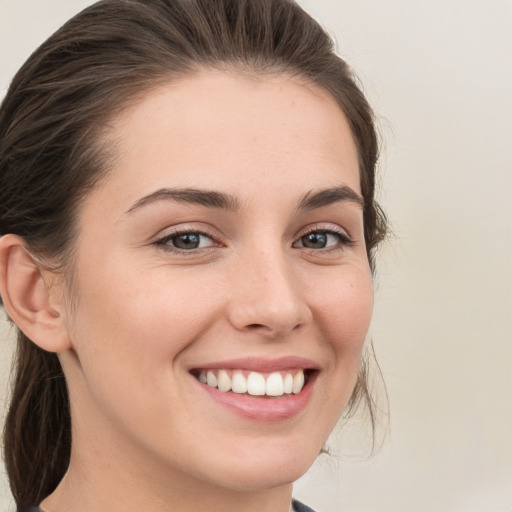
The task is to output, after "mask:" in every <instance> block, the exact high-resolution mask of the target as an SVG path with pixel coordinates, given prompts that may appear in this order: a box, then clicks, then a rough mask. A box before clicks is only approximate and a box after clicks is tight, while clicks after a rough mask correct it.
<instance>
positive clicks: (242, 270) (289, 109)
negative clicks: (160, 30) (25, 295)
mask: <svg viewBox="0 0 512 512" xmlns="http://www.w3.org/2000/svg"><path fill="white" fill-rule="evenodd" d="M106 143H109V144H114V147H115V150H116V153H117V158H116V160H115V164H114V167H113V169H112V172H111V173H110V174H109V175H108V176H107V177H106V178H105V179H104V180H103V181H102V182H101V183H100V184H99V185H98V186H97V187H96V188H95V189H94V190H93V191H92V192H91V193H90V194H89V195H88V196H87V197H86V199H85V201H84V203H83V205H82V206H81V209H80V215H79V236H78V242H77V247H76V252H75V258H76V259H75V261H74V269H75V274H74V277H73V287H74V290H73V292H74V294H75V297H76V298H75V300H76V304H75V308H74V309H72V308H71V305H70V301H69V300H66V299H65V296H66V294H64V293H60V292H59V290H62V289H65V288H66V286H67V283H66V282H63V283H60V284H59V281H58V279H59V278H58V277H55V276H53V277H52V278H51V279H50V277H48V276H46V278H45V283H46V284H47V285H48V288H47V289H48V293H49V294H50V297H52V298H51V300H52V304H53V305H52V308H53V310H54V311H57V312H58V313H56V314H55V316H56V317H58V318H59V319H60V321H61V322H62V323H63V326H64V327H63V330H64V333H65V334H64V335H63V336H62V340H63V341H62V344H63V345H62V346H61V347H57V348H55V350H56V351H58V352H59V354H60V355H59V357H60V359H61V362H62V365H63V368H64V372H65V375H66V378H67V381H68V385H69V391H70V398H71V404H72V417H73V450H72V457H71V465H70V468H69V471H68V473H67V475H66V477H65V478H64V480H63V482H62V483H61V485H60V486H59V487H58V488H57V490H56V491H55V492H54V493H53V494H52V495H51V496H50V497H49V498H47V499H46V500H45V501H44V502H43V506H44V507H45V509H46V510H48V511H49V512H50V511H51V512H64V511H66V510H73V511H74V512H81V511H88V512H94V511H100V510H111V511H117V510H119V511H121V510H122V511H124V512H131V511H140V510H151V511H154V512H159V511H162V512H163V511H169V510H171V509H172V510H173V511H175V512H188V511H192V510H194V511H196V510H206V509H208V510H211V511H214V512H215V511H219V512H220V511H221V510H222V511H223V512H226V511H227V512H229V511H235V510H236V511H247V512H250V511H253V510H254V511H256V510H266V511H270V512H287V511H288V510H289V506H290V498H291V489H292V482H293V481H294V480H296V479H297V478H298V477H300V476H301V475H302V474H303V473H304V472H305V471H306V470H307V469H308V467H309V466H310V465H311V464H312V463H313V462H314V460H315V458H316V456H317V454H318V453H319V451H320V450H321V448H322V446H323V445H324V443H325V441H326V439H327V437H328V435H329V433H330V432H331V430H332V429H333V427H334V426H335V424H336V422H337V420H338V419H339V417H340V415H341V414H342V411H343V409H344V407H345V406H346V404H347V402H348V400H349V398H350V395H351V392H352V390H353V387H354V384H355V382H356V378H357V373H358V365H359V359H360V356H361V351H362V347H363V343H364V339H365V336H366V333H367V330H368V326H369V322H370V317H371V311H372V302H373V291H372V279H371V273H370V269H369V265H368V261H367V257H366V249H365V244H364V237H363V216H362V209H361V207H360V205H359V204H357V202H356V201H351V200H339V201H335V202H334V203H332V204H329V205H325V206H321V207H318V208H302V209H301V208H298V207H297V206H298V203H299V202H300V199H301V198H304V196H305V195H306V194H308V193H309V194H311V193H314V192H317V191H319V190H323V189H329V188H332V187H341V186H345V187H350V188H351V189H352V190H353V191H354V193H355V194H360V187H359V171H358V160H357V151H356V148H355V145H354V142H353V139H352V136H351V133H350V129H349V127H348V123H347V121H346V119H345V117H344V115H343V113H342V112H341V110H340V108H339V107H338V105H337V104H336V102H335V101H334V99H333V98H331V96H330V95H329V94H328V93H327V92H325V91H323V90H322V89H320V88H318V87H316V86H313V85H307V84H305V83H302V82H300V81H299V80H298V79H292V78H289V77H287V76H265V77H254V76H246V75H242V74H238V73H226V72H216V71H203V72H201V73H199V74H198V75H195V76H193V77H189V78H187V79H184V80H182V81H179V82H175V83H172V84H169V85H166V86H164V87H160V88H159V89H157V90H154V91H152V92H150V93H149V94H148V95H147V96H146V97H145V98H144V99H143V100H142V101H141V102H139V103H138V104H137V105H136V106H134V107H132V108H130V109H129V110H127V111H125V112H124V113H123V114H122V115H121V116H120V117H118V118H116V119H114V120H113V121H112V123H111V130H110V133H109V135H108V141H106ZM162 188H167V189H176V188H194V189H201V190H214V191H218V192H221V193H224V194H229V195H230V196H232V197H233V198H234V199H235V200H236V202H237V203H238V209H236V210H234V209H226V208H215V207H208V206H204V205H199V204H191V203H187V202H182V201H174V200H169V199H168V200H164V199H162V200H157V201H150V202H147V203H146V204H144V205H142V206H140V205H139V207H137V208H134V209H133V207H134V205H135V204H137V202H139V201H140V200H141V199H142V198H143V197H145V196H147V195H149V194H152V193H153V192H155V191H156V190H159V189H162ZM231 206H233V205H231ZM130 210H131V211H130ZM175 229H180V230H187V231H188V232H197V231H200V232H206V233H207V234H208V237H203V238H202V239H201V240H202V244H203V247H202V248H199V249H197V250H189V251H185V250H182V251H181V252H172V251H170V250H166V247H167V248H171V249H172V247H171V246H172V243H173V242H172V240H171V241H169V240H168V241H167V246H166V245H164V244H163V243H157V241H158V240H161V239H162V238H163V237H164V236H168V235H169V234H170V233H173V232H174V231H173V230H175ZM309 230H314V231H315V232H318V231H322V230H324V231H325V230H333V231H335V232H336V233H341V238H340V237H339V236H338V235H337V234H330V235H329V236H328V238H327V242H328V243H327V246H326V247H324V248H308V247H305V246H304V238H303V237H304V235H305V234H306V233H307V232H308V231H309ZM346 236H349V237H350V239H351V240H352V244H344V243H343V241H342V238H343V237H346ZM50 281H51V283H50ZM48 283H50V284H51V286H50V285H49V284H48ZM34 337H36V336H35V335H34ZM283 356H300V357H305V358H308V359H311V360H312V361H314V362H315V364H316V367H317V369H318V376H317V379H316V381H315V384H314V389H313V393H312V396H311V399H310V401H309V402H308V404H307V406H306V407H305V408H304V409H303V410H302V411H301V412H300V413H299V414H297V415H295V416H294V417H292V418H289V419H286V420H283V421H277V422H262V421H255V420H253V419H247V418H243V417H241V416H240V415H238V414H235V413H234V412H231V411H229V410H228V409H226V407H224V406H222V405H219V404H218V403H215V402H214V401H213V400H211V398H210V397H209V396H208V395H207V394H206V393H204V392H203V390H202V389H201V386H200V385H199V384H198V382H197V381H196V380H195V379H194V378H193V377H192V376H191V374H190V372H189V370H190V368H192V367H195V368H197V367H201V366H204V365H206V364H208V363H210V362H212V361H222V360H227V359H233V358H245V357H260V358H277V357H283Z"/></svg>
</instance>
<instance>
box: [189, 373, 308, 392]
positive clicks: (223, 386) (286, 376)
mask: <svg viewBox="0 0 512 512" xmlns="http://www.w3.org/2000/svg"><path fill="white" fill-rule="evenodd" d="M244 373H245V374H244ZM199 380H200V381H201V382H202V383H203V384H207V385H208V386H211V387H212V388H218V389H219V391H233V392H234V393H248V394H249V395H254V396H263V395H267V396H282V395H284V394H291V393H300V392H301V390H302V388H303V387H304V370H298V371H297V373H295V376H294V375H293V373H292V372H282V373H281V372H272V373H269V374H263V373H260V372H249V373H247V372H243V371H242V370H232V371H231V370H208V371H206V370H202V371H201V372H200V373H199Z"/></svg>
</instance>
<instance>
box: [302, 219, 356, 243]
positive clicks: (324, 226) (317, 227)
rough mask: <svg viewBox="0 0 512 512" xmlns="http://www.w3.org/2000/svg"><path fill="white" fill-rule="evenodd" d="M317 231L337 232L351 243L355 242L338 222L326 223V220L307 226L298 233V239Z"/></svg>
mask: <svg viewBox="0 0 512 512" xmlns="http://www.w3.org/2000/svg"><path fill="white" fill-rule="evenodd" d="M316 232H323V233H333V234H337V235H340V236H341V237H343V238H345V239H346V240H347V242H350V243H353V242H354V239H353V238H352V236H351V235H350V233H349V232H348V231H347V230H346V229H344V228H342V227H340V226H339V225H338V224H330V223H325V222H320V223H318V224H313V225H310V226H307V227H305V228H304V229H302V230H301V231H300V232H299V234H298V235H297V240H299V239H300V238H302V237H303V236H306V235H308V234H310V233H316Z"/></svg>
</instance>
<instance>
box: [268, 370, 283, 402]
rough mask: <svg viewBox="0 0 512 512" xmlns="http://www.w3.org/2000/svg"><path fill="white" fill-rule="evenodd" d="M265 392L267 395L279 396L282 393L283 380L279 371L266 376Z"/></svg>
mask: <svg viewBox="0 0 512 512" xmlns="http://www.w3.org/2000/svg"><path fill="white" fill-rule="evenodd" d="M265 393H266V394H267V395H268V396H281V395H283V394H284V382H283V377H282V376H281V374H280V373H279V372H274V373H271V374H270V375H269V376H268V377H267V385H266V387H265Z"/></svg>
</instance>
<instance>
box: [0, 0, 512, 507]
mask: <svg viewBox="0 0 512 512" xmlns="http://www.w3.org/2000/svg"><path fill="white" fill-rule="evenodd" d="M89 3H92V2H89V1H86V0H83V1H77V0H0V95H3V92H4V91H5V89H6V88H7V86H8V83H9V81H10V79H11V78H12V75H13V74H14V73H15V71H16V69H17V68H18V67H19V66H20V65H21V64H22V62H23V61H24V60H25V59H26V58H27V57H28V55H29V54H30V53H31V51H32V50H33V49H35V47H36V46H37V45H38V44H39V43H40V42H42V41H43V40H44V39H45V38H46V37H47V36H48V35H50V33H51V32H53V31H54V30H55V29H56V28H57V27H58V26H59V25H60V24H61V23H63V22H64V21H65V20H66V19H67V18H69V17H70V16H71V15H72V14H74V13H75V12H77V11H79V10H80V9H81V8H82V7H84V6H86V5H88V4H89ZM300 3H301V4H302V5H303V6H304V7H305V8H306V10H308V11H309V12H311V13H312V14H313V15H314V16H315V17H317V19H319V20H320V22H321V23H322V24H323V25H324V26H325V27H326V28H327V29H328V30H329V32H330V33H331V34H333V35H334V37H335V38H336V40H337V43H338V49H339V53H340V54H341V55H342V56H343V57H345V58H346V59H347V61H348V62H349V63H350V64H351V65H352V67H353V68H354V69H355V71H356V73H357V74H358V76H359V77H360V79H361V81H362V83H363V85H364V88H365V90H366V92H367V94H368V96H369V98H370V101H371V103H372V105H373V106H374V108H375V110H376V113H377V116H378V119H379V123H380V128H381V132H382V136H383V139H384V145H385V149H384V150H383V155H382V160H381V176H382V178H381V181H382V191H381V192H380V200H381V202H382V204H383V206H384V208H385V209H386V211H387V213H388V215H389V217H390V220H391V222H392V225H393V229H394V233H395V237H394V238H393V239H392V240H390V242H388V244H387V245H386V246H385V247H384V248H383V250H382V251H381V253H380V260H379V267H378V276H377V289H376V307H375V314H374V320H373V324H372V328H371V335H372V338H373V339H374V343H375V346H376V351H377V355H378V358H379V361H380V364H381V367H382V370H383V373H384V377H385V380H386V383H387V389H388V393H389V398H390V411H391V424H390V430H389V434H388V438H387V440H386V443H385V445H384V448H383V450H382V452H381V453H380V455H379V456H378V457H376V458H374V459H372V460H369V461H365V460H364V458H362V457H355V456H350V457H347V456H339V457H331V458H327V459H326V458H323V459H320V460H319V461H318V462H317V463H316V464H315V466H314V468H313V469H312V470H311V471H310V473H309V474H308V475H307V476H306V477H304V478H303V479H302V480H301V481H300V482H299V483H298V484H297V486H296V493H295V494H296V495H297V497H299V498H302V499H303V500H304V501H306V502H307V503H308V504H309V505H311V506H313V507H314V508H317V509H318V511H319V512H338V511H344V512H356V511H357V512H370V511H372V512H373V511H377V510H378V511H379V512H510V511H512V320H511V318H512V271H511V263H512V149H511V148H512V2H510V1H509V0H430V1H429V2H420V1H411V0H386V1H381V0H366V1H365V0H302V1H301V2H300ZM2 329H4V330H5V329H6V327H5V323H4V324H3V326H2ZM12 344H13V343H12V337H8V336H2V338H1V341H0V372H1V375H2V376H4V380H3V381H0V390H1V393H0V398H1V395H2V394H3V392H4V390H5V389H6V386H7V382H6V378H5V376H6V373H7V369H8V366H9V358H10V353H11V347H12ZM342 439H343V437H342ZM344 448H346V447H345V446H343V447H342V451H344V450H343V449H344ZM347 451H351V447H350V446H348V450H347ZM0 488H1V490H0V509H1V510H14V508H13V507H12V506H11V507H10V508H9V503H10V498H9V495H8V491H7V486H6V485H5V482H4V483H3V484H2V486H0Z"/></svg>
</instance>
